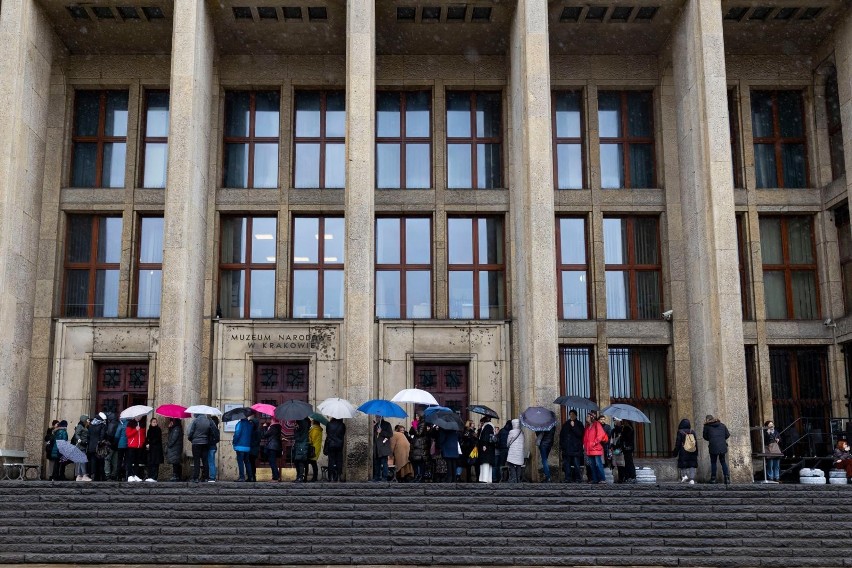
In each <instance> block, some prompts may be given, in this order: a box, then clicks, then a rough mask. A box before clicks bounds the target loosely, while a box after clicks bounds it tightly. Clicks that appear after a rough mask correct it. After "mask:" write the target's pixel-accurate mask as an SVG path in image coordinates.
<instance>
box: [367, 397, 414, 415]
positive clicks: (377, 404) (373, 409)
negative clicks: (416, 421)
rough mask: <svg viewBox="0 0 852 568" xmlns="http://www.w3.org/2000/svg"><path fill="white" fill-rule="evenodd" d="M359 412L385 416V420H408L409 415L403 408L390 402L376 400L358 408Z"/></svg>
mask: <svg viewBox="0 0 852 568" xmlns="http://www.w3.org/2000/svg"><path fill="white" fill-rule="evenodd" d="M358 410H360V411H361V412H363V413H364V414H372V415H374V416H384V417H385V418H406V417H408V414H407V413H406V412H405V410H403V408H402V407H401V406H400V405H398V404H396V403H395V402H391V401H389V400H383V399H381V398H376V399H373V400H368V401H367V402H365V403H364V404H362V405H361V406H359V407H358Z"/></svg>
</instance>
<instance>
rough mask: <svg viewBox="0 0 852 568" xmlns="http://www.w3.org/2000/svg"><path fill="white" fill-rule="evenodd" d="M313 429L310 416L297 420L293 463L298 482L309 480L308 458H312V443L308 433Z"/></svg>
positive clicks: (294, 433)
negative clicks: (309, 440)
mask: <svg viewBox="0 0 852 568" xmlns="http://www.w3.org/2000/svg"><path fill="white" fill-rule="evenodd" d="M310 429H311V421H310V420H309V419H308V418H304V419H302V420H296V429H295V430H294V432H293V450H292V452H293V464H294V465H295V466H296V483H303V482H305V481H307V477H308V460H309V459H310V451H311V450H310V444H309V443H308V433H309V432H310Z"/></svg>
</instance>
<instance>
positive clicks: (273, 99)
mask: <svg viewBox="0 0 852 568" xmlns="http://www.w3.org/2000/svg"><path fill="white" fill-rule="evenodd" d="M280 99H281V93H279V92H278V91H261V92H259V93H256V94H255V95H254V135H255V136H259V137H269V138H278V130H279V128H280V122H281V121H280V119H279V111H278V109H279V107H280V106H281V102H280Z"/></svg>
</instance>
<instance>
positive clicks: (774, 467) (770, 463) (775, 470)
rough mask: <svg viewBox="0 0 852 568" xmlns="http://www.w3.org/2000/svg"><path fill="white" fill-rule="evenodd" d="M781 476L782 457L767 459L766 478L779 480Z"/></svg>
mask: <svg viewBox="0 0 852 568" xmlns="http://www.w3.org/2000/svg"><path fill="white" fill-rule="evenodd" d="M780 478H781V458H769V459H767V460H766V479H771V480H773V481H779V480H780Z"/></svg>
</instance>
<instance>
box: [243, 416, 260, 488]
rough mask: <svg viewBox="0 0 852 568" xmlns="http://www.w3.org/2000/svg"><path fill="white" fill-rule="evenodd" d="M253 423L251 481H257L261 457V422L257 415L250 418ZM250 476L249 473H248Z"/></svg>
mask: <svg viewBox="0 0 852 568" xmlns="http://www.w3.org/2000/svg"><path fill="white" fill-rule="evenodd" d="M249 422H251V450H250V451H249V463H250V464H251V476H250V477H251V479H249V481H253V482H256V481H257V458H258V457H259V456H260V420H259V419H258V417H257V415H252V417H251V418H249ZM246 473H247V474H248V472H246Z"/></svg>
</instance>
